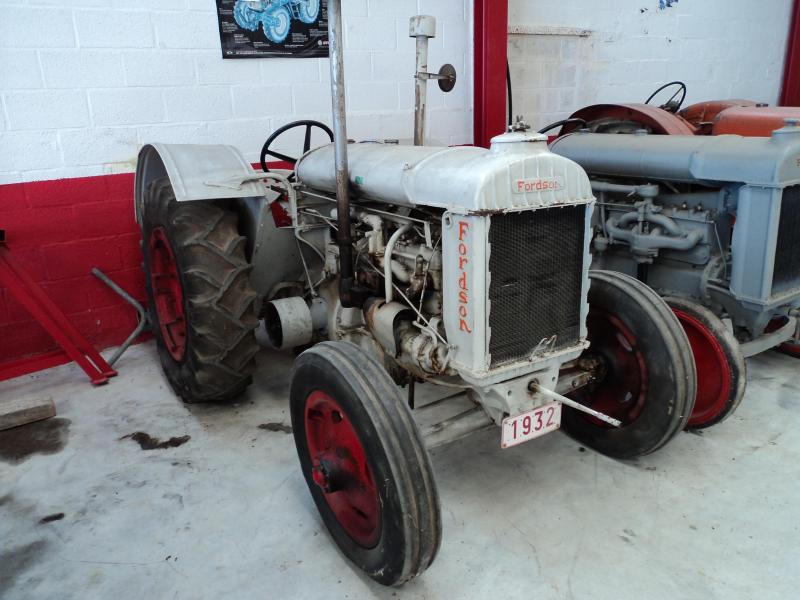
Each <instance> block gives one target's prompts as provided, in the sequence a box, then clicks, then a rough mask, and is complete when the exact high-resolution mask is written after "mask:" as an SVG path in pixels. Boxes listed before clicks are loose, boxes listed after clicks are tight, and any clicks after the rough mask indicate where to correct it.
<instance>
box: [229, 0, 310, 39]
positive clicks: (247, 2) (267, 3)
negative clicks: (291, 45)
mask: <svg viewBox="0 0 800 600" xmlns="http://www.w3.org/2000/svg"><path fill="white" fill-rule="evenodd" d="M319 9H320V0H236V4H234V6H233V17H234V19H236V24H237V25H239V27H241V28H242V29H246V30H248V31H258V27H259V25H260V26H261V27H262V28H263V29H264V35H265V36H266V38H267V39H268V40H269V41H270V42H272V43H274V44H280V43H282V42H283V41H284V40H286V38H287V36H288V35H289V31H290V30H291V28H292V19H298V20H300V21H302V22H303V23H309V24H310V23H315V22H316V21H317V19H318V18H319Z"/></svg>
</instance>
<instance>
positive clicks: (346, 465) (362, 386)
mask: <svg viewBox="0 0 800 600" xmlns="http://www.w3.org/2000/svg"><path fill="white" fill-rule="evenodd" d="M290 410H291V415H292V428H293V431H294V440H295V445H296V446H297V454H298V456H299V458H300V466H301V468H302V471H303V476H304V477H305V479H306V483H307V484H308V488H309V490H310V491H311V496H312V497H313V498H314V502H315V503H316V505H317V509H318V510H319V513H320V515H321V516H322V520H323V521H324V522H325V525H326V526H327V528H328V531H329V532H330V535H331V537H332V538H333V540H334V541H335V542H336V544H337V545H338V546H339V548H340V549H341V551H342V552H343V553H344V555H345V556H347V558H348V559H350V560H351V561H352V562H353V563H354V564H355V565H356V566H357V567H359V568H360V569H362V570H363V571H364V572H365V573H366V574H367V575H369V576H370V577H372V578H373V579H374V580H376V581H378V582H379V583H382V584H383V585H401V584H403V583H405V582H407V581H409V580H411V579H413V578H414V577H416V576H417V575H419V574H421V573H422V572H423V571H425V569H427V568H428V567H429V566H430V565H431V563H432V562H433V560H434V558H435V556H436V553H437V551H438V549H439V544H440V541H441V535H442V524H441V516H440V509H439V496H438V493H437V490H436V484H435V481H434V476H433V469H432V467H431V463H430V458H429V457H428V453H427V451H426V449H425V447H424V445H423V443H422V439H421V437H420V435H419V430H418V429H417V427H416V425H415V424H414V421H413V419H412V417H411V412H410V410H409V409H408V406H407V405H406V403H405V402H404V401H403V399H402V398H401V397H400V394H399V392H398V390H397V386H395V384H394V382H393V381H392V379H391V378H390V377H389V375H388V374H387V373H386V371H385V370H384V369H383V367H381V366H380V365H379V364H378V363H377V362H376V361H375V360H374V359H373V358H372V357H370V356H369V355H367V354H366V353H365V352H364V351H363V350H361V349H360V348H359V347H358V346H355V345H354V344H350V343H346V342H325V343H322V344H318V345H317V346H315V347H313V348H312V349H310V350H307V351H306V352H304V353H303V354H301V355H300V357H299V358H298V360H297V362H296V363H295V367H294V371H293V374H292V383H291V391H290Z"/></svg>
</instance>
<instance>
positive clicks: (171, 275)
mask: <svg viewBox="0 0 800 600" xmlns="http://www.w3.org/2000/svg"><path fill="white" fill-rule="evenodd" d="M148 244H149V250H150V252H149V256H150V286H151V288H152V290H153V301H154V303H155V310H156V316H157V317H158V326H159V329H160V330H161V339H162V340H163V342H164V346H165V347H166V349H167V352H169V354H170V356H172V358H174V359H175V360H176V361H178V362H180V361H182V360H183V357H184V355H185V354H186V315H185V313H184V308H183V289H182V288H181V280H180V276H179V274H178V263H177V262H176V261H175V254H174V253H173V252H172V247H171V246H170V245H169V240H168V239H167V232H166V231H165V230H164V228H163V227H158V228H156V229H154V230H153V232H152V233H151V234H150V240H149V242H148Z"/></svg>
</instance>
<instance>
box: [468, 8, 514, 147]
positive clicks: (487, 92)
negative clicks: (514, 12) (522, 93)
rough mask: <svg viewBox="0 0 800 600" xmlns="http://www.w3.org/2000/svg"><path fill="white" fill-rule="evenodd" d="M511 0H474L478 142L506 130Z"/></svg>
mask: <svg viewBox="0 0 800 600" xmlns="http://www.w3.org/2000/svg"><path fill="white" fill-rule="evenodd" d="M507 57H508V0H475V140H474V142H475V145H476V146H482V147H484V148H488V147H489V141H490V140H491V139H492V138H493V137H494V136H496V135H500V134H501V133H503V132H504V131H505V130H506V60H507Z"/></svg>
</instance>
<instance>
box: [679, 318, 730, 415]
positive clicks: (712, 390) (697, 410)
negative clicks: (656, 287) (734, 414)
mask: <svg viewBox="0 0 800 600" xmlns="http://www.w3.org/2000/svg"><path fill="white" fill-rule="evenodd" d="M673 312H674V313H675V316H677V317H678V320H679V321H680V322H681V325H683V329H684V331H686V336H687V337H688V338H689V344H690V345H691V346H692V354H693V355H694V363H695V365H696V367H697V399H696V400H695V403H694V410H693V411H692V416H691V417H690V418H689V423H688V425H689V427H693V426H697V425H702V424H704V423H708V422H709V421H711V420H713V419H715V418H716V417H717V416H718V415H719V414H720V413H721V412H722V411H723V410H725V406H726V404H727V403H728V401H729V400H730V396H731V385H732V383H731V382H732V379H733V372H732V371H731V367H730V364H729V363H728V358H727V357H726V356H725V350H724V349H723V347H722V344H720V343H719V340H718V339H717V336H716V335H714V333H713V332H711V331H710V330H709V329H708V327H706V326H705V325H703V323H702V322H701V321H700V320H699V319H697V318H696V317H694V316H692V315H690V314H689V313H686V312H684V311H682V310H678V309H673Z"/></svg>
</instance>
